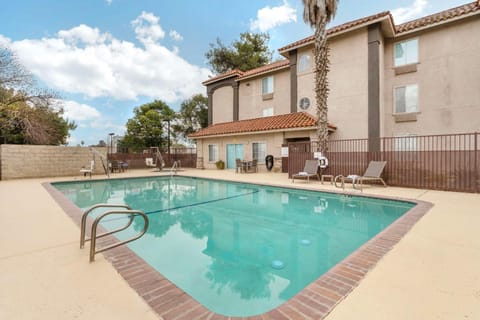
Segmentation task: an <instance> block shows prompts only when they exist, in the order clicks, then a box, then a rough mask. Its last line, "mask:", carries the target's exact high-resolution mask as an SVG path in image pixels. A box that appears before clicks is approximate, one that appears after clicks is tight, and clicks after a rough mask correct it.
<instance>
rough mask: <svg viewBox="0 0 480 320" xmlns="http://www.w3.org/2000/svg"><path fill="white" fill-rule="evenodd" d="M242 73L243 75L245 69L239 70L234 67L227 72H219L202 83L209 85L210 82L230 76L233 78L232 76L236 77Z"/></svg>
mask: <svg viewBox="0 0 480 320" xmlns="http://www.w3.org/2000/svg"><path fill="white" fill-rule="evenodd" d="M241 75H243V71H241V70H238V69H233V70H230V71H227V72H225V73H222V74H219V75H218V76H215V77H212V78H209V79H208V80H205V81H203V82H202V84H203V85H207V84H209V83H212V82H216V81H218V80H223V79H228V78H231V77H236V76H241Z"/></svg>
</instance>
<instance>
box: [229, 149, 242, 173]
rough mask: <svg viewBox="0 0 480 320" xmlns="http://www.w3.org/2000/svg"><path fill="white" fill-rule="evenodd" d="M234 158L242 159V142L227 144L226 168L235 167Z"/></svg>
mask: <svg viewBox="0 0 480 320" xmlns="http://www.w3.org/2000/svg"><path fill="white" fill-rule="evenodd" d="M235 159H240V160H243V144H227V169H235V168H236V167H237V165H236V163H235Z"/></svg>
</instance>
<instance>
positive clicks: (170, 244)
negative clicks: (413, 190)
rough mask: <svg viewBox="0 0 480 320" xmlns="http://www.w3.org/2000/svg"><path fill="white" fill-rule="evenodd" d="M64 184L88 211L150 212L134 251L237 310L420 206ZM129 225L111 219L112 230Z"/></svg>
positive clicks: (179, 184)
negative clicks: (122, 207)
mask: <svg viewBox="0 0 480 320" xmlns="http://www.w3.org/2000/svg"><path fill="white" fill-rule="evenodd" d="M54 186H55V187H56V188H57V189H58V190H60V191H61V192H62V193H64V194H65V195H66V196H67V197H68V198H69V199H70V200H71V201H72V202H74V203H75V204H76V205H77V206H78V207H80V208H82V209H85V208H87V207H89V206H91V205H93V204H96V203H117V204H118V203H124V204H127V205H129V206H131V207H132V208H135V209H138V210H143V211H145V212H147V213H148V214H149V219H150V228H149V231H148V233H147V234H146V235H145V236H144V237H143V238H141V239H139V240H137V241H135V242H133V243H130V245H129V247H130V248H131V249H132V250H134V251H135V252H136V254H137V255H139V256H140V257H141V258H143V259H144V260H145V261H147V262H148V263H149V264H150V265H151V266H152V267H154V268H155V269H156V270H158V271H159V272H160V273H161V274H163V275H164V276H165V277H167V278H168V279H169V280H170V281H172V282H173V283H175V284H176V285H177V286H178V287H180V288H181V289H182V290H184V291H185V292H187V293H188V294H189V295H191V296H192V297H193V298H194V299H196V300H197V301H199V302H200V303H202V304H203V305H204V306H205V307H207V308H208V309H210V310H212V311H214V312H216V313H219V314H223V315H229V316H249V315H256V314H261V313H264V312H267V311H269V310H271V309H274V308H275V307H277V306H278V305H280V304H282V303H283V302H285V301H287V300H288V299H290V298H291V297H293V296H294V295H295V294H296V293H297V292H299V291H300V290H302V289H303V288H304V287H305V286H307V285H308V284H309V283H311V282H312V281H314V280H315V279H317V278H319V277H320V276H321V275H322V274H323V273H325V272H326V271H327V270H329V269H330V268H331V267H332V266H334V265H336V264H337V263H338V262H339V261H341V260H342V259H343V258H345V257H346V256H348V255H349V254H350V253H351V252H353V251H355V250H356V249H357V248H358V247H360V246H361V245H362V244H363V243H365V242H366V241H368V240H369V239H371V238H372V237H373V236H375V235H376V234H378V233H379V232H380V231H381V230H383V229H384V228H385V227H387V226H388V225H390V224H391V223H392V222H393V221H395V220H396V219H397V218H399V217H400V216H402V215H403V214H404V213H405V212H406V211H408V210H409V209H410V208H412V207H413V206H414V204H413V203H410V202H403V201H393V200H380V199H373V198H364V197H356V196H353V197H350V196H349V197H345V196H339V195H336V194H329V193H321V192H316V191H305V190H296V189H285V188H278V187H268V186H258V185H251V184H241V183H227V182H224V181H216V180H206V179H197V178H188V177H173V178H170V177H154V178H137V179H123V180H108V181H88V182H85V181H82V182H74V183H70V182H68V183H55V184H54ZM120 224H123V222H122V221H121V220H118V219H110V220H109V221H107V222H106V223H105V224H104V227H105V228H107V229H111V228H115V227H116V226H117V225H120ZM141 227H142V224H141V222H139V224H138V228H141ZM132 233H135V231H134V230H130V232H126V233H123V234H121V235H119V238H126V237H129V236H130V235H131V234H132Z"/></svg>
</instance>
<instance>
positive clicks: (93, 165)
mask: <svg viewBox="0 0 480 320" xmlns="http://www.w3.org/2000/svg"><path fill="white" fill-rule="evenodd" d="M94 168H95V160H91V161H90V168H82V169H80V173H83V176H84V177H86V176H87V173H88V174H89V175H90V178H92V172H93V169H94Z"/></svg>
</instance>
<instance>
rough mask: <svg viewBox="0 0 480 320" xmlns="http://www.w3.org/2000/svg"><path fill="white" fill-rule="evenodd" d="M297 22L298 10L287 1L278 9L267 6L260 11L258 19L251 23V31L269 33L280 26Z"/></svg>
mask: <svg viewBox="0 0 480 320" xmlns="http://www.w3.org/2000/svg"><path fill="white" fill-rule="evenodd" d="M296 21H297V10H296V9H294V8H292V7H290V5H289V4H288V3H287V1H284V2H283V5H281V6H278V7H269V6H266V7H265V8H262V9H260V10H258V12H257V19H256V20H252V21H250V30H252V31H255V30H259V31H261V32H265V31H268V30H270V29H273V28H275V27H277V26H279V25H282V24H286V23H289V22H296Z"/></svg>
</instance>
